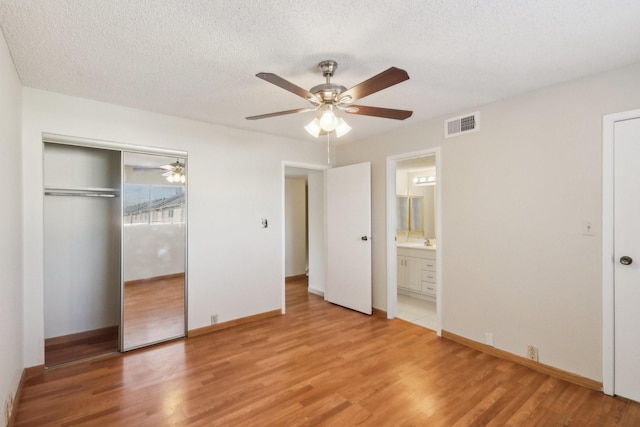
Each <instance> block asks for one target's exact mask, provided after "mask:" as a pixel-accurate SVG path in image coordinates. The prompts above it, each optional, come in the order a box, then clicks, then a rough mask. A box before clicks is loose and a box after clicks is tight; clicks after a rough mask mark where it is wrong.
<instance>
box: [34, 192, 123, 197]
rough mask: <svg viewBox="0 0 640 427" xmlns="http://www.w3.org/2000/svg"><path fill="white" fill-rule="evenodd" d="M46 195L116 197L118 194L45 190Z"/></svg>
mask: <svg viewBox="0 0 640 427" xmlns="http://www.w3.org/2000/svg"><path fill="white" fill-rule="evenodd" d="M44 195H45V196H80V197H116V196H117V195H116V194H106V193H92V192H82V193H80V192H78V193H72V192H64V191H45V192H44Z"/></svg>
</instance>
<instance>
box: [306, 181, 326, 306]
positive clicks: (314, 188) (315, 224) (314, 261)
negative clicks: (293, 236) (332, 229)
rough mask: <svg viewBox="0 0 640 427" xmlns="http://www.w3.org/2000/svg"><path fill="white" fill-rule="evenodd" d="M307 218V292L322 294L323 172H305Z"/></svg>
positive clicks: (323, 282)
mask: <svg viewBox="0 0 640 427" xmlns="http://www.w3.org/2000/svg"><path fill="white" fill-rule="evenodd" d="M307 186H308V187H307V205H308V206H307V211H308V212H307V218H308V219H307V220H308V222H309V225H308V227H309V292H313V293H315V294H318V295H324V289H325V286H324V285H325V247H324V172H323V171H317V170H309V171H308V172H307Z"/></svg>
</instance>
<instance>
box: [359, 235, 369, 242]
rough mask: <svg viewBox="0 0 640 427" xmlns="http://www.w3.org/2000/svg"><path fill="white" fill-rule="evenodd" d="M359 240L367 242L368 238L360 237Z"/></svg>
mask: <svg viewBox="0 0 640 427" xmlns="http://www.w3.org/2000/svg"><path fill="white" fill-rule="evenodd" d="M360 240H364V241H365V242H366V241H367V240H369V238H368V237H367V236H362V237H361V238H360Z"/></svg>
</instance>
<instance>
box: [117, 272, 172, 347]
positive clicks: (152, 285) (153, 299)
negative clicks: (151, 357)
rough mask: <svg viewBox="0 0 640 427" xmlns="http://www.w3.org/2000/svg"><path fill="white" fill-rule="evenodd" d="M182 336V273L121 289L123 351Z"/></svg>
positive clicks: (143, 281)
mask: <svg viewBox="0 0 640 427" xmlns="http://www.w3.org/2000/svg"><path fill="white" fill-rule="evenodd" d="M183 335H184V274H180V275H173V276H164V277H161V278H157V279H149V280H136V281H131V282H127V283H125V287H124V348H125V349H127V348H132V347H138V346H141V345H144V344H149V343H153V342H157V341H161V340H164V339H167V338H173V337H178V336H183Z"/></svg>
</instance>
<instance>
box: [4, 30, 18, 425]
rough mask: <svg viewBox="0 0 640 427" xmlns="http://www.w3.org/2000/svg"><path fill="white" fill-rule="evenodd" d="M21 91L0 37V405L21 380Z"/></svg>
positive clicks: (13, 393) (5, 47) (7, 52)
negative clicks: (0, 176) (3, 179)
mask: <svg viewBox="0 0 640 427" xmlns="http://www.w3.org/2000/svg"><path fill="white" fill-rule="evenodd" d="M21 108H22V86H21V84H20V80H19V79H18V75H17V74H16V71H15V69H14V67H13V62H12V60H11V56H10V55H9V50H8V49H7V45H6V43H5V39H4V36H3V35H2V32H1V31H0V158H1V159H2V163H3V166H2V173H3V176H5V177H9V179H8V181H6V182H5V183H4V184H3V185H2V209H0V236H2V245H0V276H1V277H2V280H0V325H2V327H0V343H2V344H1V346H0V347H1V350H0V351H1V353H0V360H1V361H2V362H1V363H0V404H2V409H0V412H2V416H3V417H4V400H5V399H6V397H7V396H8V395H9V393H11V394H12V395H15V392H16V389H17V387H18V382H19V380H20V375H21V374H22V368H23V367H24V365H23V353H22V343H23V341H22V314H23V313H22V295H23V293H22V283H23V282H22V267H23V264H22V179H21V166H20V157H21V153H20V127H21V120H22V114H21Z"/></svg>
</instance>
